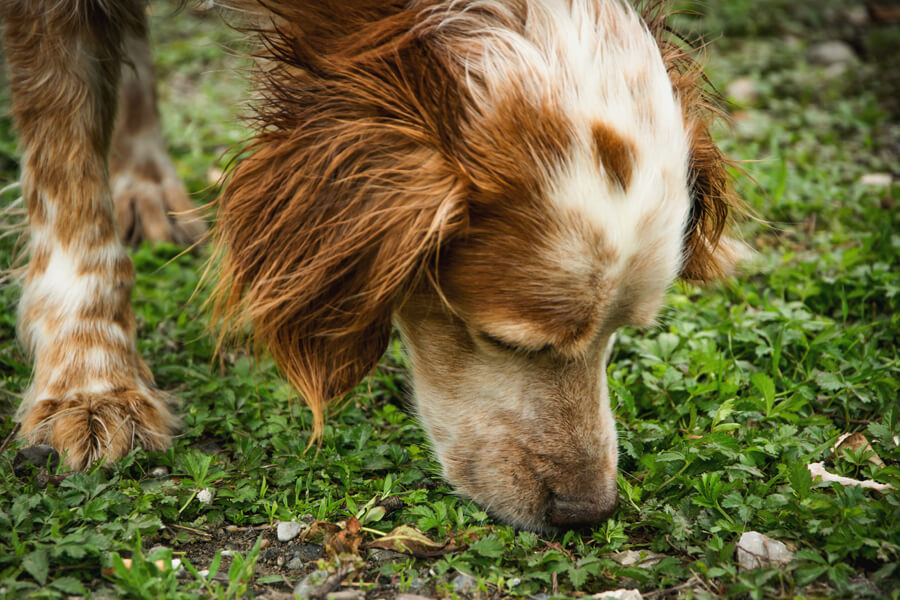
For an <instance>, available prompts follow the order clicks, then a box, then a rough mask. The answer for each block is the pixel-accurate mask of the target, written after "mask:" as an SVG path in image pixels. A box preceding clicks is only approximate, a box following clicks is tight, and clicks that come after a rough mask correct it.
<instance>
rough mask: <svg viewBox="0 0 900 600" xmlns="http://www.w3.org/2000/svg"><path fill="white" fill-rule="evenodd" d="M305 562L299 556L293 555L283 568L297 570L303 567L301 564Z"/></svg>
mask: <svg viewBox="0 0 900 600" xmlns="http://www.w3.org/2000/svg"><path fill="white" fill-rule="evenodd" d="M305 564H306V563H304V562H303V561H302V560H300V557H298V556H295V557H294V558H292V559H291V560H289V561H287V564H286V565H285V568H287V569H290V570H292V571H299V570H300V569H302V568H303V565H305Z"/></svg>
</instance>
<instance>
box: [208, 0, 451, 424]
mask: <svg viewBox="0 0 900 600" xmlns="http://www.w3.org/2000/svg"><path fill="white" fill-rule="evenodd" d="M406 23H408V21H406V20H405V19H404V18H402V15H394V16H392V17H389V18H388V19H387V20H386V22H376V23H374V24H372V25H371V26H370V27H369V28H367V29H366V30H365V31H360V32H357V33H353V34H348V35H346V36H344V38H340V36H337V37H334V38H332V39H331V41H330V46H329V48H330V50H329V52H330V53H331V54H330V55H329V56H322V55H321V53H316V52H313V49H311V48H307V46H306V41H304V40H303V39H302V32H300V33H298V32H296V31H293V32H292V30H291V29H290V27H288V26H286V25H284V24H282V25H279V26H278V28H277V30H274V31H269V32H268V33H267V34H266V35H267V38H266V43H267V47H268V48H269V51H270V53H271V56H269V59H270V60H269V62H267V63H265V65H264V66H263V68H264V69H265V70H264V72H263V73H262V74H261V77H262V80H261V81H262V84H263V86H262V87H263V94H262V97H263V98H264V100H263V101H262V102H261V104H260V106H259V107H258V109H257V122H258V131H257V133H256V135H255V137H254V138H253V139H252V140H251V141H250V143H249V145H248V146H247V149H246V157H245V158H243V160H241V161H239V162H238V164H237V165H236V167H235V168H234V169H233V172H232V174H231V176H230V180H229V183H228V185H227V188H226V190H225V192H224V193H223V196H222V198H221V200H220V205H219V217H218V224H217V226H216V231H215V237H216V242H217V256H218V264H219V265H220V267H219V268H220V269H221V277H220V281H219V283H218V285H217V287H216V289H215V290H214V292H213V299H212V303H213V316H214V318H215V319H218V320H219V321H220V322H222V323H223V324H224V325H225V326H226V330H231V331H242V330H245V329H246V328H247V326H249V327H250V328H251V329H252V334H251V335H252V337H253V338H254V340H255V341H256V342H258V343H259V344H260V345H261V346H264V347H265V348H266V349H268V351H269V352H270V353H271V355H272V357H273V359H274V360H275V362H276V364H277V365H278V367H279V368H280V369H281V370H282V371H283V373H284V374H285V375H286V377H287V378H288V380H289V381H290V382H291V383H292V384H293V385H294V386H295V387H296V389H297V390H298V391H299V392H300V393H301V394H302V395H303V397H304V399H305V401H306V402H307V404H309V406H310V408H311V409H312V413H313V439H316V438H317V437H318V436H319V435H320V433H321V430H322V425H323V420H324V417H323V413H324V407H325V405H326V403H327V402H328V401H330V400H332V399H334V398H336V397H339V396H342V395H344V394H346V393H347V392H349V391H350V390H352V389H353V387H354V386H356V384H357V383H359V382H360V381H361V380H362V378H363V377H364V376H365V375H366V374H367V373H368V372H369V371H371V370H372V369H373V368H374V367H375V365H376V363H377V361H378V359H379V358H380V356H381V354H382V353H383V352H384V350H385V348H386V346H387V343H388V339H389V336H390V332H391V315H392V312H393V309H394V307H395V305H396V303H398V302H399V301H402V299H403V297H404V294H405V293H406V292H407V291H409V290H410V289H411V287H412V286H413V285H415V283H416V281H417V279H418V277H419V275H421V274H422V272H423V268H424V267H425V266H427V265H428V264H429V262H430V261H433V260H436V259H437V253H438V250H439V248H440V246H441V245H442V243H443V242H444V241H445V240H446V239H448V238H450V237H452V236H453V235H454V233H455V232H456V231H457V230H459V229H460V227H462V226H463V225H464V223H465V219H466V211H465V202H464V198H465V191H466V186H465V184H464V183H462V181H463V179H462V178H461V177H460V176H459V174H458V173H457V172H456V171H454V169H453V168H452V167H451V163H452V161H447V160H446V159H445V156H446V153H447V151H448V146H449V144H451V139H452V137H453V136H452V132H450V130H449V128H450V127H451V123H452V118H451V115H452V114H453V113H452V109H453V106H451V105H452V104H453V103H454V102H456V100H454V96H453V94H454V92H453V88H452V85H451V83H450V82H449V81H448V80H447V79H448V78H447V74H446V72H445V71H444V69H443V67H442V64H441V63H440V60H438V59H437V58H435V57H434V55H432V54H431V53H430V52H429V49H428V47H427V45H426V44H425V42H423V41H422V40H421V39H419V38H417V37H416V36H413V35H409V34H408V31H409V29H408V28H407V26H406ZM306 25H308V24H306ZM336 35H337V34H336Z"/></svg>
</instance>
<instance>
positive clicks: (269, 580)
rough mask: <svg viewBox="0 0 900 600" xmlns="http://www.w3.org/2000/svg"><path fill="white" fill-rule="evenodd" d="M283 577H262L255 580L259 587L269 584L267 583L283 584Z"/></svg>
mask: <svg viewBox="0 0 900 600" xmlns="http://www.w3.org/2000/svg"><path fill="white" fill-rule="evenodd" d="M283 582H284V577H282V576H281V575H263V576H262V577H260V578H259V579H257V580H256V583H259V584H261V585H265V584H269V583H283Z"/></svg>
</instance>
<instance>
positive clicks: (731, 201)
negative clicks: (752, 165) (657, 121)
mask: <svg viewBox="0 0 900 600" xmlns="http://www.w3.org/2000/svg"><path fill="white" fill-rule="evenodd" d="M638 6H639V7H640V9H641V12H642V16H643V19H644V21H645V22H646V23H647V26H648V28H649V30H650V32H651V33H652V34H653V36H654V38H655V39H656V43H657V45H658V46H659V51H660V54H661V55H662V58H663V62H664V63H665V66H666V70H667V71H668V74H669V79H670V80H671V82H672V89H673V91H674V92H675V95H676V96H677V98H678V100H679V102H680V103H681V108H682V114H683V116H684V122H685V126H686V129H687V131H688V135H689V136H690V146H691V147H690V154H691V155H690V164H689V173H688V177H689V182H688V183H689V190H690V196H691V212H690V217H689V219H688V224H687V228H686V230H685V241H684V262H683V264H682V270H681V277H682V278H683V279H687V280H690V281H698V282H709V281H712V280H714V279H717V278H720V277H724V276H726V275H728V274H729V273H731V272H732V270H733V269H734V267H735V265H736V263H737V262H738V260H739V259H740V258H741V256H742V255H743V253H744V249H745V246H744V245H743V244H742V243H741V242H738V241H737V240H734V239H733V238H731V237H730V236H729V235H728V230H729V227H730V225H731V223H732V222H733V221H735V220H737V218H740V217H742V216H744V215H745V214H746V212H747V211H746V208H745V207H744V204H743V202H742V201H741V199H740V198H739V197H738V196H737V195H736V194H735V193H734V191H733V190H732V187H731V176H730V175H729V172H728V168H729V167H730V166H733V162H732V161H731V160H729V159H728V158H727V157H726V156H725V155H724V154H723V153H722V151H721V150H720V149H719V147H718V146H717V145H716V143H715V142H714V141H713V139H712V135H711V134H710V127H711V125H712V124H713V123H714V122H715V121H716V120H717V119H719V118H721V117H722V116H723V111H722V109H721V106H722V104H723V99H722V98H721V96H720V95H719V94H718V92H717V91H716V90H715V88H714V87H713V86H712V84H711V83H710V82H709V80H708V79H707V78H706V76H705V75H704V73H703V68H702V65H701V63H700V61H699V60H698V58H697V54H698V52H699V51H698V49H697V48H696V46H698V44H692V43H691V42H689V41H687V40H685V39H684V38H683V37H682V36H681V35H679V34H678V33H677V32H676V31H675V30H673V29H672V28H671V27H670V26H669V24H668V21H667V20H668V17H669V16H670V11H671V10H672V5H671V4H670V3H667V2H663V1H662V0H640V1H639V2H638ZM700 47H701V48H702V45H700Z"/></svg>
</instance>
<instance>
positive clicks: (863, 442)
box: [831, 432, 884, 467]
mask: <svg viewBox="0 0 900 600" xmlns="http://www.w3.org/2000/svg"><path fill="white" fill-rule="evenodd" d="M860 448H863V449H865V450H868V451H869V452H871V455H870V456H869V457H868V460H869V462H870V463H872V464H874V465H877V466H879V467H883V466H884V461H883V460H881V457H880V456H878V455H877V454H875V449H874V448H872V444H870V443H869V440H867V439H866V436H864V435H863V434H861V433H859V432H857V433H845V434H844V435H842V436H841V437H839V438H838V439H837V441H836V442H835V443H834V447H832V449H831V451H832V452H834V453H835V454H838V451H839V450H842V449H848V450H859V449H860Z"/></svg>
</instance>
